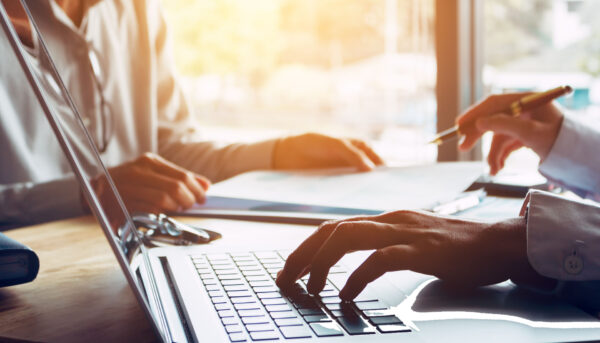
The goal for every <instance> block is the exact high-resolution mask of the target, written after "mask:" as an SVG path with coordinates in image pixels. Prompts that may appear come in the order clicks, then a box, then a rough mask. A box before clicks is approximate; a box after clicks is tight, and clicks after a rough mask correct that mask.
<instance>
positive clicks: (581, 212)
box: [525, 190, 600, 281]
mask: <svg viewBox="0 0 600 343" xmlns="http://www.w3.org/2000/svg"><path fill="white" fill-rule="evenodd" d="M527 204H528V206H529V207H528V210H527V255H528V259H529V263H530V264H531V266H532V267H533V268H534V269H535V270H536V271H537V272H538V273H539V274H541V275H543V276H546V277H549V278H553V279H557V280H566V281H586V280H600V253H599V252H600V249H599V247H600V206H599V205H598V204H595V203H592V202H591V201H579V200H569V199H566V198H564V197H561V196H558V195H555V194H552V193H548V192H542V191H535V190H534V191H531V192H530V193H529V194H528V195H527V199H526V202H525V205H527Z"/></svg>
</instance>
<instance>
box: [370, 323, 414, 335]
mask: <svg viewBox="0 0 600 343" xmlns="http://www.w3.org/2000/svg"><path fill="white" fill-rule="evenodd" d="M377 330H379V331H380V332H382V333H390V332H408V331H410V329H409V328H408V327H407V326H404V325H399V324H396V325H379V326H378V327H377Z"/></svg>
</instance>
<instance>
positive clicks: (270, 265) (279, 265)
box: [262, 260, 285, 269]
mask: <svg viewBox="0 0 600 343" xmlns="http://www.w3.org/2000/svg"><path fill="white" fill-rule="evenodd" d="M262 265H263V267H265V268H279V269H283V266H285V263H283V262H280V261H275V260H273V261H267V262H263V263H262Z"/></svg>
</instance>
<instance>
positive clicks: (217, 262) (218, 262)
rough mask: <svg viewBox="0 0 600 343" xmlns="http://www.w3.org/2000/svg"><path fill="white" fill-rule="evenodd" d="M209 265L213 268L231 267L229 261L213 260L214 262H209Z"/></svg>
mask: <svg viewBox="0 0 600 343" xmlns="http://www.w3.org/2000/svg"><path fill="white" fill-rule="evenodd" d="M210 265H211V266H212V267H213V268H214V267H218V266H229V265H231V260H214V261H210Z"/></svg>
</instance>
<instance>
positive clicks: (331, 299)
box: [321, 296, 342, 304]
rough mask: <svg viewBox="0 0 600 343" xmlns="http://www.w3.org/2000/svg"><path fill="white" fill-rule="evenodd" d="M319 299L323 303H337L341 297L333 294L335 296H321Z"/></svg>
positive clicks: (340, 300)
mask: <svg viewBox="0 0 600 343" xmlns="http://www.w3.org/2000/svg"><path fill="white" fill-rule="evenodd" d="M321 301H322V302H323V304H339V303H341V302H342V299H340V297H338V296H335V297H326V298H321Z"/></svg>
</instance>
